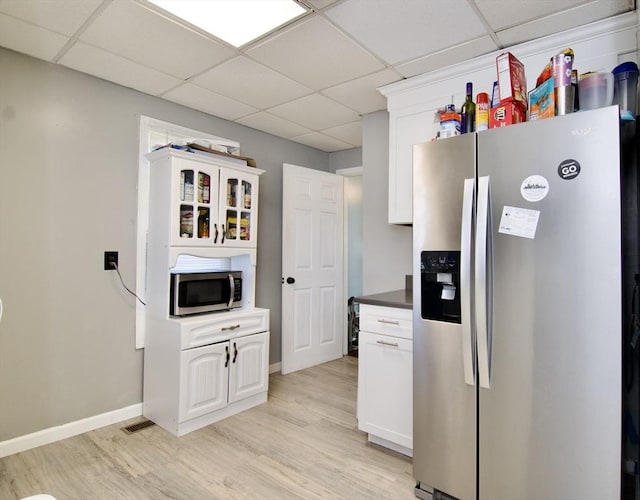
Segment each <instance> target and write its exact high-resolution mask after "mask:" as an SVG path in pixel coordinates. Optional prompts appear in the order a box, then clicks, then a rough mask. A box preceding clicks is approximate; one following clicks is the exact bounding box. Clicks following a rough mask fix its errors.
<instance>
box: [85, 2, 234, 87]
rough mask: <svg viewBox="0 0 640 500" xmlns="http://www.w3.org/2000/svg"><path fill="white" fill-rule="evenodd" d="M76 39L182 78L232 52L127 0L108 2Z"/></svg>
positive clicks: (226, 57)
mask: <svg viewBox="0 0 640 500" xmlns="http://www.w3.org/2000/svg"><path fill="white" fill-rule="evenodd" d="M141 27H144V29H141ZM80 39H81V40H83V41H85V42H87V43H91V44H92V45H96V46H98V47H100V48H103V49H105V50H108V51H110V52H113V53H116V54H119V55H121V56H123V57H126V58H128V59H131V60H132V61H135V62H138V63H140V64H144V65H145V66H149V67H151V68H154V69H157V70H159V71H162V72H164V73H167V74H170V75H173V76H176V77H179V78H183V79H184V78H188V77H190V76H193V75H194V74H197V73H200V72H202V71H204V70H205V69H207V68H210V67H211V66H213V65H214V64H217V63H219V62H222V61H223V60H225V59H228V58H229V57H231V56H232V55H233V54H235V53H236V51H235V50H234V49H232V48H230V47H227V46H226V45H223V44H222V43H219V42H216V41H214V40H212V39H210V38H207V37H205V36H203V35H200V34H199V33H196V32H195V31H192V30H190V29H187V28H184V27H183V26H180V25H179V24H177V23H176V22H174V21H172V20H170V19H168V18H166V17H163V16H161V15H160V14H158V13H156V12H154V11H152V10H150V9H147V8H146V7H144V6H142V5H140V4H137V3H135V2H132V1H130V0H118V1H117V2H112V3H110V4H109V6H108V7H107V8H106V9H105V10H104V11H103V12H102V14H101V15H100V16H98V18H97V19H96V20H95V21H94V22H93V23H92V24H91V25H90V26H89V27H88V28H87V29H86V31H85V32H84V33H83V34H82V35H81V36H80Z"/></svg>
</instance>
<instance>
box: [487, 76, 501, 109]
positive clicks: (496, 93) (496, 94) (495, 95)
mask: <svg viewBox="0 0 640 500" xmlns="http://www.w3.org/2000/svg"><path fill="white" fill-rule="evenodd" d="M496 106H500V87H499V86H498V81H497V80H496V81H495V82H493V90H492V91H491V103H490V106H489V108H495V107H496Z"/></svg>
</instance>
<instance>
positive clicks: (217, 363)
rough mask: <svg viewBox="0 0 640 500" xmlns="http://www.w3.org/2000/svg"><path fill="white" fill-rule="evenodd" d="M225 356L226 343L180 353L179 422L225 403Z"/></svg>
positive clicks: (227, 376)
mask: <svg viewBox="0 0 640 500" xmlns="http://www.w3.org/2000/svg"><path fill="white" fill-rule="evenodd" d="M229 359H230V352H229V342H221V343H219V344H212V345H208V346H204V347H198V348H196V349H189V350H186V351H182V352H181V353H180V406H179V416H178V420H179V421H180V422H183V421H185V420H189V419H191V418H195V417H199V416H201V415H205V414H207V413H210V412H212V411H215V410H218V409H220V408H224V407H225V406H226V405H227V388H228V381H229Z"/></svg>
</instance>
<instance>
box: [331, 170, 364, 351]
mask: <svg viewBox="0 0 640 500" xmlns="http://www.w3.org/2000/svg"><path fill="white" fill-rule="evenodd" d="M362 173H363V168H362V167H354V168H346V169H342V170H336V174H338V175H342V176H344V231H345V237H344V242H345V248H344V256H345V258H344V270H345V273H344V274H345V284H344V289H345V290H346V292H347V293H346V296H347V297H348V300H347V318H346V321H347V326H346V329H345V331H346V332H347V335H345V341H346V345H345V347H344V352H345V353H346V354H348V355H350V356H355V357H357V356H358V332H359V324H360V314H359V311H358V304H357V303H356V302H355V301H354V300H353V299H354V298H355V297H359V296H361V295H362Z"/></svg>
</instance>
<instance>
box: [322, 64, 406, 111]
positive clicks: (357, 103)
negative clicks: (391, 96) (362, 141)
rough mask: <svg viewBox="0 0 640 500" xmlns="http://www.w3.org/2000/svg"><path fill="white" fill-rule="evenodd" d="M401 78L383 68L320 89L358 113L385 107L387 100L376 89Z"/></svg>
mask: <svg viewBox="0 0 640 500" xmlns="http://www.w3.org/2000/svg"><path fill="white" fill-rule="evenodd" d="M398 80H402V76H401V75H399V74H398V73H396V72H395V71H393V70H390V69H385V70H383V71H379V72H378V73H374V74H372V75H367V76H363V77H362V78H357V79H356V80H352V81H350V82H347V83H343V84H340V85H336V86H335V87H331V88H328V89H325V90H323V91H322V93H323V94H324V95H326V96H327V97H330V98H331V99H333V100H334V101H338V102H339V103H342V104H344V105H345V106H348V107H349V108H351V109H354V110H356V111H357V112H358V113H360V114H366V113H373V112H374V111H378V110H381V109H387V100H386V99H385V98H384V97H383V96H382V95H381V94H380V92H378V91H377V90H376V89H377V88H378V87H382V86H383V85H387V84H388V83H392V82H397V81H398Z"/></svg>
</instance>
